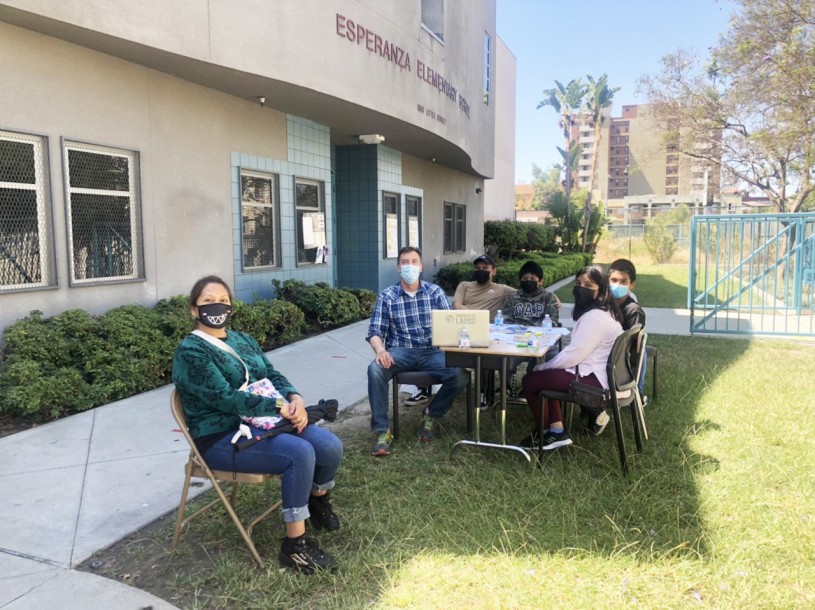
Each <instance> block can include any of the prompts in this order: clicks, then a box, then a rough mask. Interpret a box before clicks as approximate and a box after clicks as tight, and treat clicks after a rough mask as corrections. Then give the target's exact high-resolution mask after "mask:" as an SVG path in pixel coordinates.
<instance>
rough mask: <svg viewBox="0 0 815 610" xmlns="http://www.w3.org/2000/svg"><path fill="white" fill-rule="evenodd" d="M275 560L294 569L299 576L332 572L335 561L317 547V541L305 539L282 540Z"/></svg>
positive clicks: (304, 537) (301, 537) (302, 537)
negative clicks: (323, 571)
mask: <svg viewBox="0 0 815 610" xmlns="http://www.w3.org/2000/svg"><path fill="white" fill-rule="evenodd" d="M277 558H278V559H279V560H280V563H281V565H283V566H285V567H287V568H294V569H295V570H297V571H298V572H300V573H301V574H314V573H315V572H317V571H318V570H333V569H335V568H336V564H337V561H336V560H335V559H334V558H333V557H331V555H326V554H325V553H323V551H322V550H321V549H320V547H319V546H317V541H316V540H312V539H311V538H308V537H306V535H305V534H303V535H302V536H300V537H298V538H283V544H281V545H280V553H278V555H277Z"/></svg>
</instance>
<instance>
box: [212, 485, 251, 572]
mask: <svg viewBox="0 0 815 610" xmlns="http://www.w3.org/2000/svg"><path fill="white" fill-rule="evenodd" d="M213 487H214V488H215V493H217V494H218V497H219V498H221V501H222V502H223V504H224V508H225V509H226V512H227V513H229V517H230V518H231V519H232V522H233V523H234V524H235V527H237V528H238V531H239V532H240V533H241V538H243V541H244V542H245V543H246V546H247V547H249V551H250V552H251V553H252V557H254V559H255V562H256V563H257V564H258V566H260V568H261V569H263V560H262V559H261V558H260V553H258V550H257V549H256V548H255V543H254V542H253V541H252V537H251V536H250V535H249V533H248V532H247V531H246V528H244V527H243V523H241V520H240V519H239V518H238V514H237V513H236V512H235V509H234V508H233V507H232V505H231V504H230V503H229V500H228V498H227V497H226V494H225V493H224V490H223V489H221V486H220V485H218V482H217V481H215V482H214V483H213Z"/></svg>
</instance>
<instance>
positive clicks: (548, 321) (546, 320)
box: [543, 314, 552, 333]
mask: <svg viewBox="0 0 815 610" xmlns="http://www.w3.org/2000/svg"><path fill="white" fill-rule="evenodd" d="M543 332H545V333H550V332H552V318H550V317H549V314H546V315H545V316H544V317H543Z"/></svg>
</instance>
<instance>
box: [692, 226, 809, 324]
mask: <svg viewBox="0 0 815 610" xmlns="http://www.w3.org/2000/svg"><path fill="white" fill-rule="evenodd" d="M690 239H691V242H690V259H691V260H690V278H689V283H688V308H689V309H690V314H691V317H690V320H691V321H690V331H691V332H692V333H734V334H735V333H739V334H744V333H758V334H778V335H801V336H815V214H732V215H723V216H694V217H693V219H692V220H691V235H690Z"/></svg>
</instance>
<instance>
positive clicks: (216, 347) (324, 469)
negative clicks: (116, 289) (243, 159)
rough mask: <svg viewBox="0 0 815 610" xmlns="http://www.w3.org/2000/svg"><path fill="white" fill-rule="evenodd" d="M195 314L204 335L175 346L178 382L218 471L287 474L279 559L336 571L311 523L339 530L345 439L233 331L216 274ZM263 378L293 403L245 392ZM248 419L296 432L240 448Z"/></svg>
mask: <svg viewBox="0 0 815 610" xmlns="http://www.w3.org/2000/svg"><path fill="white" fill-rule="evenodd" d="M190 312H191V314H192V316H193V318H195V319H196V320H197V328H196V331H197V334H190V335H188V336H187V337H185V338H184V340H183V341H182V342H181V344H180V345H179V346H178V349H176V352H175V356H174V358H173V383H175V387H176V389H177V390H178V393H179V394H180V396H181V402H182V404H183V406H184V414H185V415H186V418H187V426H188V427H189V430H190V434H191V435H192V437H193V439H194V440H195V444H196V446H197V447H198V449H199V451H200V452H201V455H202V456H203V457H204V460H205V461H206V462H207V464H209V466H210V467H211V468H214V469H217V470H227V471H229V470H239V471H241V472H254V473H271V474H280V475H282V478H281V490H282V499H283V510H282V513H283V521H284V522H285V524H286V537H285V538H284V539H283V543H282V545H281V548H280V553H279V559H280V562H281V563H282V564H283V565H285V566H290V567H294V568H296V569H298V570H299V571H301V572H304V573H308V574H311V573H313V572H315V571H317V570H324V569H331V568H333V567H334V566H335V560H334V559H333V558H332V557H330V556H329V555H327V554H326V553H324V552H323V551H322V550H321V549H320V547H319V546H318V545H317V543H316V541H314V540H313V539H311V538H309V537H307V536H306V524H305V520H306V519H308V518H309V517H310V518H311V524H312V526H314V527H317V528H320V529H325V530H327V531H333V530H336V529H338V528H339V527H340V522H339V519H337V516H336V515H335V514H334V511H333V509H332V508H331V504H330V503H329V499H328V491H329V490H330V489H332V488H333V487H334V475H335V473H336V472H337V468H338V467H339V464H340V459H341V458H342V449H343V448H342V442H341V441H340V440H339V439H338V438H337V437H336V436H335V435H334V434H333V433H332V432H329V431H328V430H325V429H323V428H320V427H319V426H314V425H310V424H309V423H308V417H307V414H306V410H305V405H304V403H303V399H302V397H301V396H300V394H299V393H298V392H297V390H296V389H295V388H294V387H293V386H292V385H291V384H290V383H289V381H288V380H287V379H286V378H285V377H284V376H283V375H282V374H281V373H280V372H279V371H277V370H276V369H275V368H274V366H272V364H271V363H270V362H269V361H268V360H267V359H266V357H265V355H264V353H263V351H262V350H261V349H260V346H259V345H258V344H257V342H256V341H255V340H254V339H253V338H252V337H250V336H249V335H246V334H244V333H241V332H238V331H235V330H229V331H227V326H228V325H229V319H230V317H231V314H232V292H231V291H230V289H229V286H228V285H227V284H226V282H224V281H223V280H222V279H220V278H218V277H215V276H207V277H204V278H201V279H200V280H198V282H196V284H195V286H193V289H192V291H191V293H190ZM204 335H206V336H204ZM239 358H240V360H242V361H243V362H241V361H240V360H239ZM244 365H245V366H244ZM247 373H248V379H247ZM264 378H267V379H268V380H269V381H271V383H272V384H273V385H274V387H275V388H276V389H277V390H278V392H279V393H280V394H281V395H282V396H284V397H285V398H286V399H287V400H288V405H285V406H282V407H280V408H279V407H278V405H277V401H276V399H275V398H271V397H267V396H261V395H257V394H252V393H251V392H249V391H248V390H246V389H245V388H246V382H247V381H248V382H249V383H253V382H255V381H259V380H261V379H264ZM241 416H244V417H262V416H281V417H284V418H286V419H288V420H289V421H290V422H291V423H292V425H293V426H294V428H295V430H296V433H291V434H279V435H277V436H274V437H272V438H267V439H264V440H262V441H260V442H258V443H255V444H254V445H252V446H251V447H248V448H246V449H244V450H242V451H240V452H236V451H235V450H234V446H233V445H232V442H231V440H232V437H233V435H234V434H235V432H236V431H237V430H238V426H239V425H240V424H241V421H242V420H241Z"/></svg>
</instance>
